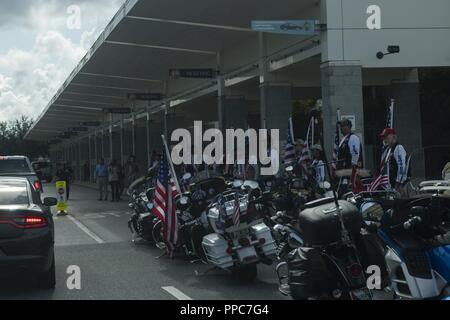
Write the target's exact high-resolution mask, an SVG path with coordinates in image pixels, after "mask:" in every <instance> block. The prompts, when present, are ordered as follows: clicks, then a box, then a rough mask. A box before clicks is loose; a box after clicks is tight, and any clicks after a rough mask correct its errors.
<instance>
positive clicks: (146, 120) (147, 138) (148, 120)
mask: <svg viewBox="0 0 450 320" xmlns="http://www.w3.org/2000/svg"><path fill="white" fill-rule="evenodd" d="M150 123H151V121H150V113H149V112H147V117H146V119H145V132H146V134H145V142H146V146H147V166H148V167H150V161H151V153H152V150H151V145H150Z"/></svg>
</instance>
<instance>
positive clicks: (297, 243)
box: [288, 233, 304, 249]
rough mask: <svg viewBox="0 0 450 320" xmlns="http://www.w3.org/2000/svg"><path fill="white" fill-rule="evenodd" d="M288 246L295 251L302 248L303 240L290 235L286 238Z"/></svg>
mask: <svg viewBox="0 0 450 320" xmlns="http://www.w3.org/2000/svg"><path fill="white" fill-rule="evenodd" d="M288 244H289V246H290V247H291V248H293V249H297V248H300V247H302V246H303V244H304V242H303V239H302V238H300V237H299V236H297V235H296V234H292V233H291V234H290V235H289V237H288Z"/></svg>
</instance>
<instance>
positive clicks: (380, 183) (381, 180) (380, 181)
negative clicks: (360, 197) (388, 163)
mask: <svg viewBox="0 0 450 320" xmlns="http://www.w3.org/2000/svg"><path fill="white" fill-rule="evenodd" d="M388 185H389V176H388V175H387V174H380V175H379V176H378V177H377V178H376V179H375V180H374V181H373V182H372V183H371V184H370V186H369V187H368V191H376V190H378V189H381V188H383V187H386V186H388Z"/></svg>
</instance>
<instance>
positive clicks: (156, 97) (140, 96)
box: [128, 93, 164, 101]
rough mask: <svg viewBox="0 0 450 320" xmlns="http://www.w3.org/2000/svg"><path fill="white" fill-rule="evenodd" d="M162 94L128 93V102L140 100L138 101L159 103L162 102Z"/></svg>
mask: <svg viewBox="0 0 450 320" xmlns="http://www.w3.org/2000/svg"><path fill="white" fill-rule="evenodd" d="M163 99H164V96H163V94H162V93H129V94H128V100H140V101H160V100H163Z"/></svg>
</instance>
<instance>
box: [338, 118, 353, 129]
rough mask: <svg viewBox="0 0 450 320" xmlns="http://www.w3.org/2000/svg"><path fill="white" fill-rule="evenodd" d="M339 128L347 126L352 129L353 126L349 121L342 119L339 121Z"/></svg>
mask: <svg viewBox="0 0 450 320" xmlns="http://www.w3.org/2000/svg"><path fill="white" fill-rule="evenodd" d="M341 126H348V127H352V126H353V124H352V122H351V121H350V120H349V119H343V120H341Z"/></svg>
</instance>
